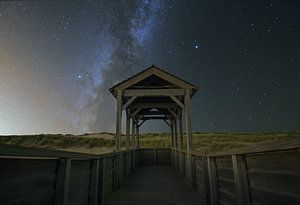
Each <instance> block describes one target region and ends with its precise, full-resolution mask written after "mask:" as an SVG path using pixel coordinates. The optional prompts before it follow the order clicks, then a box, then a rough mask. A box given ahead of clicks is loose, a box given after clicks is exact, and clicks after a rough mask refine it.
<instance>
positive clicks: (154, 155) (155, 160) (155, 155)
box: [153, 149, 157, 165]
mask: <svg viewBox="0 0 300 205" xmlns="http://www.w3.org/2000/svg"><path fill="white" fill-rule="evenodd" d="M153 164H154V165H157V149H154V150H153Z"/></svg>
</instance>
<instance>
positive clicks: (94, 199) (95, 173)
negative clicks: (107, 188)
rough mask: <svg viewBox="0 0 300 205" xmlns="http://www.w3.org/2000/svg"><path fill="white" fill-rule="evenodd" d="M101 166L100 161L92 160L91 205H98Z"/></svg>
mask: <svg viewBox="0 0 300 205" xmlns="http://www.w3.org/2000/svg"><path fill="white" fill-rule="evenodd" d="M99 166H100V160H99V159H93V160H91V171H90V176H91V177H90V192H89V205H97V204H98V189H99Z"/></svg>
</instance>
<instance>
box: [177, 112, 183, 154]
mask: <svg viewBox="0 0 300 205" xmlns="http://www.w3.org/2000/svg"><path fill="white" fill-rule="evenodd" d="M178 128H179V142H178V144H179V149H180V150H182V149H183V129H182V109H179V112H178Z"/></svg>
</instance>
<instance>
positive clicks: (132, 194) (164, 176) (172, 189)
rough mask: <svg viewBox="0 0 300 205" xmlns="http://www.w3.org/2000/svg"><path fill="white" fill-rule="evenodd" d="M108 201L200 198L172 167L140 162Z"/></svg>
mask: <svg viewBox="0 0 300 205" xmlns="http://www.w3.org/2000/svg"><path fill="white" fill-rule="evenodd" d="M107 204H108V205H119V204H122V205H135V204H139V205H140V204H142V205H150V204H151V205H152V204H155V205H171V204H172V205H184V204H189V205H193V204H195V205H196V204H198V205H199V204H200V199H199V197H198V195H197V194H196V192H194V191H193V190H192V189H191V188H190V187H189V186H188V185H187V184H186V182H185V181H184V179H183V177H181V176H180V175H179V174H178V173H177V172H176V171H175V170H174V169H173V168H172V167H170V166H142V167H138V168H137V170H135V173H134V174H133V175H132V176H131V177H130V178H129V179H126V180H125V182H124V184H123V185H122V186H121V188H120V189H119V190H118V191H116V192H114V193H112V195H111V196H110V197H109V199H108V201H107Z"/></svg>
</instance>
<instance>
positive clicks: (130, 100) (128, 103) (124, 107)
mask: <svg viewBox="0 0 300 205" xmlns="http://www.w3.org/2000/svg"><path fill="white" fill-rule="evenodd" d="M136 98H137V96H132V97H131V98H129V100H127V101H126V103H125V104H124V105H123V106H122V110H124V109H126V108H127V107H128V106H129V105H130V104H131V103H132V102H133V101H134V100H135V99H136Z"/></svg>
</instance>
